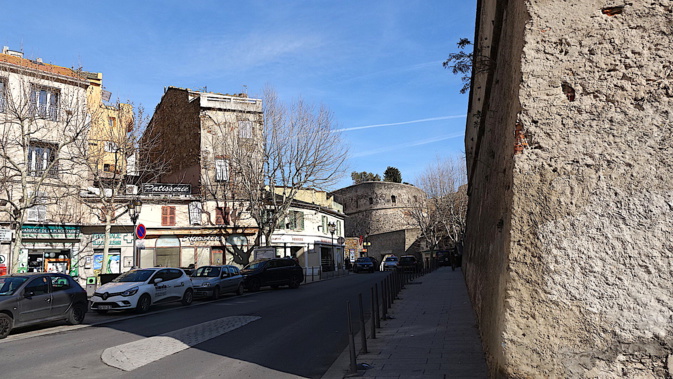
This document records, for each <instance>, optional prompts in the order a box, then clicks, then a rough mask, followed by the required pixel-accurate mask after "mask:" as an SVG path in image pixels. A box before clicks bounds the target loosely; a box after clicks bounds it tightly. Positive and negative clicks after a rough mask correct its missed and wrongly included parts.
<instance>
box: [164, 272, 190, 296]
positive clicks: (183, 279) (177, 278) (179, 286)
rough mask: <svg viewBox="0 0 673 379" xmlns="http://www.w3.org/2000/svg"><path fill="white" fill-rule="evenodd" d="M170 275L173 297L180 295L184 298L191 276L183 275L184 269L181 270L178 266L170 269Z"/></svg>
mask: <svg viewBox="0 0 673 379" xmlns="http://www.w3.org/2000/svg"><path fill="white" fill-rule="evenodd" d="M168 275H169V281H170V283H169V285H170V287H171V293H172V295H171V296H173V297H178V298H182V295H183V294H184V293H185V290H186V289H187V287H188V286H187V282H189V280H190V279H189V277H188V276H187V275H183V272H182V270H179V269H177V268H171V269H168Z"/></svg>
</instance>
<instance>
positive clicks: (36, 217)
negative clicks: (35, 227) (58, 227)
mask: <svg viewBox="0 0 673 379" xmlns="http://www.w3.org/2000/svg"><path fill="white" fill-rule="evenodd" d="M31 195H32V194H31ZM46 203H47V194H46V193H44V192H38V193H37V194H36V195H35V200H34V202H33V204H34V205H33V206H32V207H30V208H28V214H27V215H26V217H27V218H28V221H30V222H45V221H47V204H46Z"/></svg>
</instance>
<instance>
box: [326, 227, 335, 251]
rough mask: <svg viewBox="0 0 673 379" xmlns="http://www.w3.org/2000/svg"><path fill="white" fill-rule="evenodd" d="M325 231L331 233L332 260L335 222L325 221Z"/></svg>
mask: <svg viewBox="0 0 673 379" xmlns="http://www.w3.org/2000/svg"><path fill="white" fill-rule="evenodd" d="M327 231H329V234H331V235H332V240H331V244H332V260H334V233H335V232H336V224H335V223H333V222H329V223H327Z"/></svg>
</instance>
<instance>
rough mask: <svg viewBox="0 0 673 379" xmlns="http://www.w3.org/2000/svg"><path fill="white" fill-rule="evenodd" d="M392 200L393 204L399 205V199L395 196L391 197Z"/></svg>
mask: <svg viewBox="0 0 673 379" xmlns="http://www.w3.org/2000/svg"><path fill="white" fill-rule="evenodd" d="M390 200H391V201H392V202H393V204H395V203H397V197H396V196H395V195H392V196H390Z"/></svg>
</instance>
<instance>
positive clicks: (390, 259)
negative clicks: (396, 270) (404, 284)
mask: <svg viewBox="0 0 673 379" xmlns="http://www.w3.org/2000/svg"><path fill="white" fill-rule="evenodd" d="M386 262H397V257H388V258H386Z"/></svg>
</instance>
